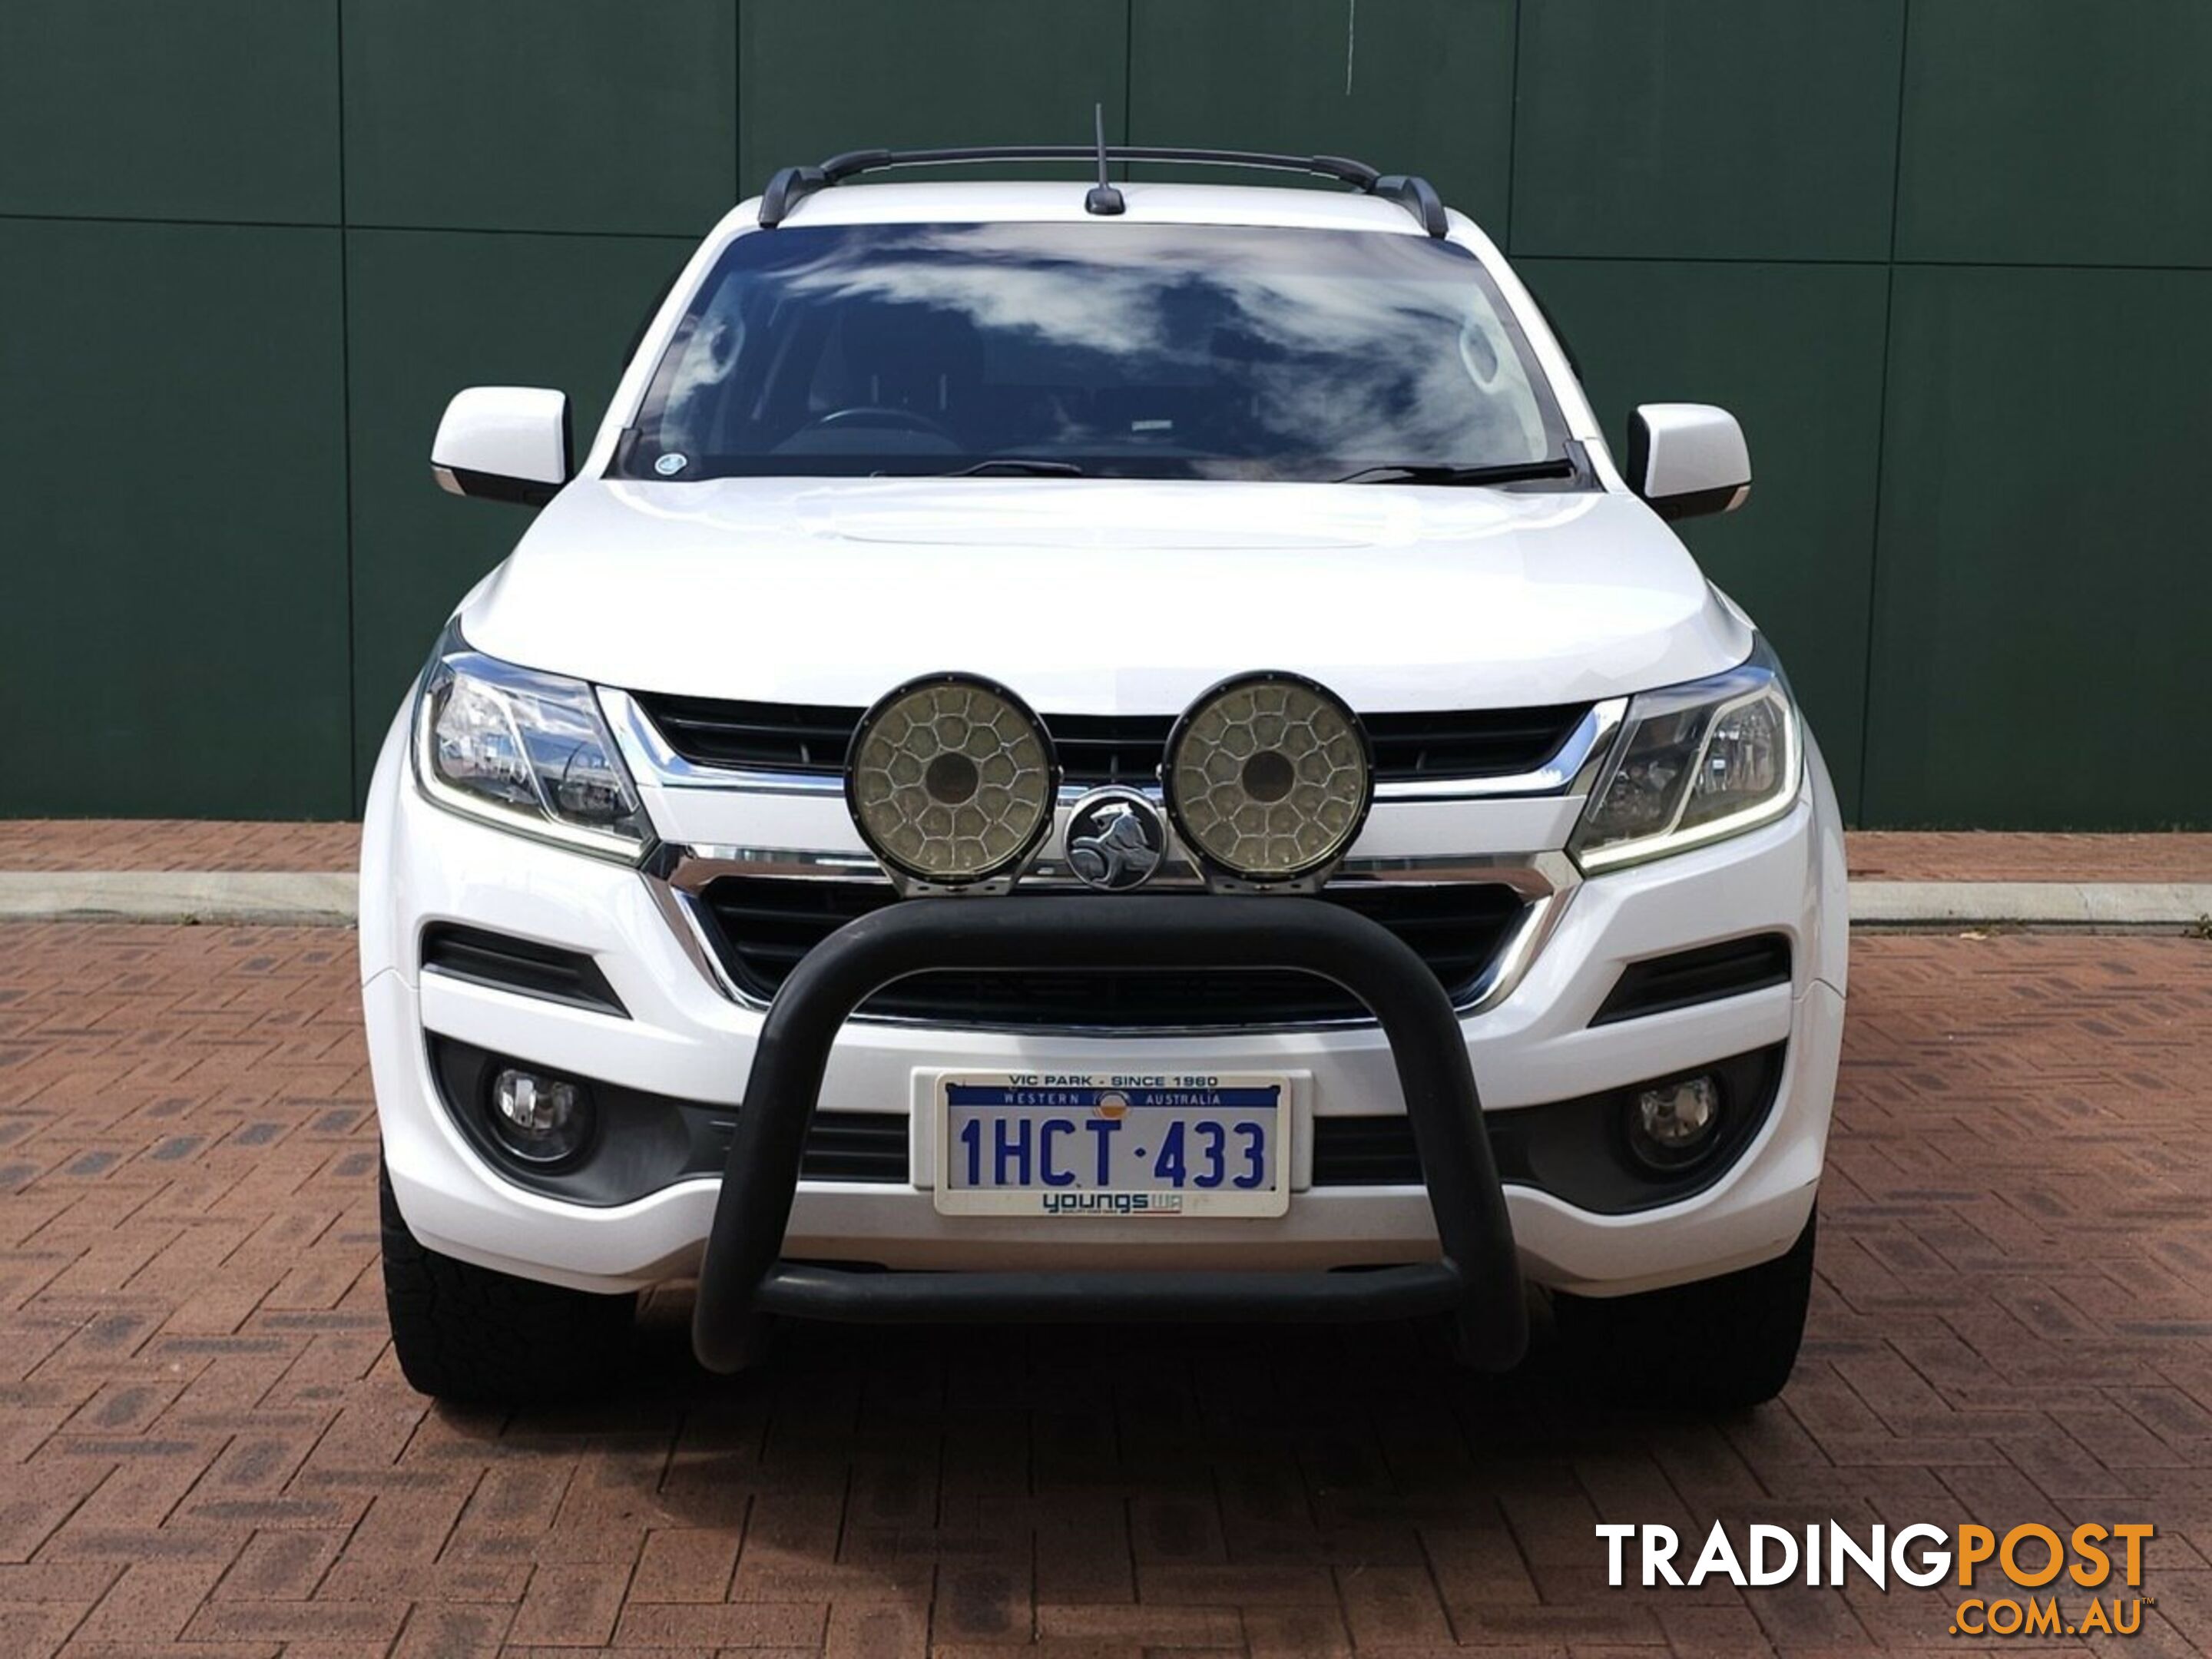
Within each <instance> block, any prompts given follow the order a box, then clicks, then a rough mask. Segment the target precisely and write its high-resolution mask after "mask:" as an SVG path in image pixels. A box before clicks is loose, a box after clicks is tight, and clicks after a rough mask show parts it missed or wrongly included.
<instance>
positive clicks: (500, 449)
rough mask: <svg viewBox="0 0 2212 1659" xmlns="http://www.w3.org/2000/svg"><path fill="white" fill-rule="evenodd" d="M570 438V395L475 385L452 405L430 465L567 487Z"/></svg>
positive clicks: (457, 395) (435, 442)
mask: <svg viewBox="0 0 2212 1659" xmlns="http://www.w3.org/2000/svg"><path fill="white" fill-rule="evenodd" d="M430 465H431V466H432V467H433V468H434V469H436V470H439V471H441V472H455V471H459V472H481V473H484V474H486V475H488V476H489V477H495V478H517V479H520V480H522V481H524V482H526V483H539V484H560V483H567V482H568V394H567V393H565V392H552V391H549V390H547V389H546V388H545V387H544V386H470V387H469V388H467V389H466V390H465V391H463V392H455V393H454V394H453V401H452V402H451V403H449V404H447V405H446V413H445V416H444V418H443V419H441V421H440V422H438V435H437V436H436V437H435V438H434V439H433V440H432V441H431V443H430ZM441 482H442V480H441ZM447 488H448V489H454V493H455V494H457V495H458V494H459V493H461V492H460V491H459V489H458V488H456V487H455V486H453V485H452V484H451V483H448V484H447Z"/></svg>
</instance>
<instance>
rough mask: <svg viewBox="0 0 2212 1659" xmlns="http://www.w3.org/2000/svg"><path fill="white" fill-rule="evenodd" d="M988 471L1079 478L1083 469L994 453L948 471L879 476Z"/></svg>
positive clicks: (962, 475)
mask: <svg viewBox="0 0 2212 1659" xmlns="http://www.w3.org/2000/svg"><path fill="white" fill-rule="evenodd" d="M990 472H1018V473H1022V474H1024V475H1025V476H1027V477H1036V478H1080V477H1083V476H1084V471H1083V469H1082V468H1081V467H1079V466H1078V465H1076V464H1075V463H1074V462H1073V461H1047V460H1040V459H1037V458H1036V456H1034V455H994V456H992V457H990V458H989V459H987V460H981V461H978V462H976V463H975V465H973V466H956V467H954V468H953V469H952V471H950V472H918V473H903V474H899V473H894V474H888V475H886V474H882V473H879V474H878V475H877V476H878V477H886V476H889V477H920V478H975V477H982V476H983V475H984V474H986V473H990Z"/></svg>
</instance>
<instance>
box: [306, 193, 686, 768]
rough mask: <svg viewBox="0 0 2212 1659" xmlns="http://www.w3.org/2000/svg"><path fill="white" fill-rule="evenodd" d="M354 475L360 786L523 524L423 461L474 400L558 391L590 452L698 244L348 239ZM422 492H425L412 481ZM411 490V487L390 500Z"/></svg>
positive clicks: (391, 236) (425, 235)
mask: <svg viewBox="0 0 2212 1659" xmlns="http://www.w3.org/2000/svg"><path fill="white" fill-rule="evenodd" d="M347 240H348V243H349V251H348V253H347V258H346V290H347V295H346V297H347V307H346V312H347V324H348V325H347V336H348V339H349V343H350V344H351V347H352V351H353V370H352V376H351V380H352V388H351V391H352V395H351V398H350V399H349V410H350V415H351V420H350V428H351V438H352V441H351V444H350V446H349V448H350V453H351V460H352V465H353V475H354V477H355V478H356V480H360V481H362V485H361V487H359V488H357V489H356V492H355V498H354V511H353V547H354V574H353V637H354V654H353V684H354V690H355V696H356V718H355V730H354V768H355V775H356V776H357V777H358V779H359V780H360V781H361V783H362V787H367V785H368V775H369V773H370V771H371V770H372V769H373V768H374V763H375V760H376V750H377V746H378V745H379V744H381V743H382V742H383V740H384V731H385V727H386V725H387V724H389V722H390V721H391V719H392V711H393V710H394V709H395V708H398V704H399V701H400V698H401V697H402V696H404V694H405V691H406V690H407V684H408V682H409V680H410V679H411V678H413V676H414V674H415V673H416V671H417V670H418V669H420V668H421V667H422V658H423V655H424V653H427V652H428V650H429V648H430V642H431V641H432V640H433V639H434V638H435V636H436V635H437V631H438V629H439V627H440V625H441V623H444V621H445V620H446V617H447V616H448V615H449V614H450V613H451V612H452V611H453V601H454V600H455V599H459V597H460V596H461V594H463V593H464V592H467V591H468V589H469V588H470V587H471V586H473V585H474V584H475V582H476V580H477V578H478V577H479V576H481V575H483V574H484V572H486V571H487V570H489V569H490V568H492V566H494V565H495V564H497V563H498V562H500V560H501V559H502V558H504V557H505V556H507V549H508V548H509V547H511V546H512V545H513V541H514V537H515V532H517V531H518V530H519V529H520V527H521V526H522V525H523V524H525V523H526V522H527V520H526V519H525V518H524V517H523V515H522V514H521V513H520V512H519V511H518V510H517V509H516V508H514V507H507V506H503V505H501V504H500V503H497V502H486V501H456V500H455V499H454V498H453V497H452V496H450V495H446V494H444V493H443V492H442V491H441V490H439V489H435V487H426V486H428V465H427V463H426V460H425V459H424V458H425V457H426V456H428V453H429V447H430V435H431V434H432V433H433V432H434V431H435V430H436V429H437V425H438V416H440V415H441V413H443V412H444V410H445V407H446V400H447V398H450V397H452V396H453V391H454V389H455V388H456V387H457V386H507V385H518V384H519V385H524V386H560V387H561V388H562V389H563V390H564V391H566V392H568V396H569V398H570V399H571V402H572V409H571V414H572V416H573V418H574V430H575V434H576V444H577V447H578V448H579V449H581V447H583V445H584V444H586V442H588V441H589V440H590V435H591V433H592V431H593V430H594V429H595V428H597V427H598V425H599V416H601V415H603V414H604V413H605V410H606V400H607V396H608V394H609V393H610V392H612V391H613V390H614V386H615V381H616V380H617V378H619V376H620V374H621V372H622V366H623V353H624V351H625V350H626V349H627V348H628V346H629V342H630V339H631V337H632V336H633V335H634V334H635V332H636V330H637V326H638V325H639V324H640V323H641V322H642V321H643V320H644V318H645V312H646V308H647V306H648V305H649V304H650V303H651V301H653V297H654V296H655V295H657V294H658V293H659V291H660V288H661V285H662V284H663V283H665V282H666V281H667V280H668V278H669V277H670V276H671V275H672V274H673V273H674V272H675V270H677V268H678V266H679V265H680V264H682V263H683V261H684V257H685V256H686V255H687V254H688V253H690V251H691V246H692V244H691V242H690V240H687V239H684V238H680V237H678V238H659V237H649V236H541V235H487V234H481V233H477V234H471V233H467V232H459V231H411V230H374V231H372V230H356V231H355V232H353V233H352V234H350V235H349V237H348V239H347ZM417 474H420V475H422V476H421V477H420V479H419V480H418V479H417V477H416V475H417ZM402 480H404V481H406V483H408V484H409V485H410V487H408V488H394V487H391V486H392V485H396V484H398V483H399V482H400V481H402Z"/></svg>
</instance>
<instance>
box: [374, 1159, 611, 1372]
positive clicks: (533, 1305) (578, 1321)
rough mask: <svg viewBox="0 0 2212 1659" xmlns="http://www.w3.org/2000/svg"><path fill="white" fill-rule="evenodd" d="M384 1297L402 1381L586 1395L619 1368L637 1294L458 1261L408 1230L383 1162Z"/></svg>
mask: <svg viewBox="0 0 2212 1659" xmlns="http://www.w3.org/2000/svg"><path fill="white" fill-rule="evenodd" d="M376 1185H377V1197H378V1200H379V1202H380V1205H381V1207H382V1211H383V1223H384V1304H385V1307H386V1310H388V1311H389V1313H390V1315H391V1317H392V1347H393V1348H394V1349H395V1350H396V1351H397V1352H398V1356H399V1369H400V1370H402V1371H404V1372H405V1373H406V1376H407V1381H408V1382H409V1383H411V1384H412V1385H413V1386H414V1387H415V1388H416V1389H419V1390H420V1391H421V1392H422V1393H424V1394H427V1395H430V1396H432V1397H433V1398H434V1399H438V1400H449V1401H454V1402H455V1403H457V1404H470V1405H499V1406H522V1405H541V1404H549V1403H552V1402H556V1401H573V1400H582V1399H588V1398H591V1397H592V1396H593V1395H599V1394H602V1393H604V1392H605V1390H606V1389H608V1388H609V1387H610V1386H611V1384H612V1383H613V1382H614V1381H615V1379H616V1377H617V1375H619V1373H620V1371H621V1369H622V1364H623V1358H624V1356H625V1355H626V1353H627V1352H628V1351H629V1345H630V1331H631V1325H632V1322H633V1319H634V1317H635V1314H636V1311H637V1297H635V1296H634V1295H632V1296H594V1295H592V1294H591V1293H589V1292H588V1291H572V1290H569V1289H568V1288H567V1287H566V1286H563V1285H541V1284H539V1283H538V1281H537V1280H535V1279H517V1278H515V1277H514V1276H513V1274H512V1273H494V1272H492V1271H491V1270H490V1269H489V1268H488V1267H474V1266H471V1264H470V1263H468V1262H465V1261H455V1260H454V1259H453V1257H452V1256H449V1255H440V1254H439V1253H438V1252H437V1251H435V1250H433V1249H429V1248H428V1247H427V1246H425V1245H424V1244H422V1243H421V1242H420V1241H419V1240H417V1239H416V1237H415V1235H414V1234H413V1233H411V1232H410V1231H408V1228H407V1222H406V1219H405V1218H404V1217H403V1216H402V1215H401V1214H400V1213H399V1203H398V1200H397V1199H395V1198H394V1197H393V1196H392V1180H391V1177H390V1176H387V1175H386V1173H385V1171H384V1169H383V1166H382V1164H379V1165H378V1168H377V1172H376Z"/></svg>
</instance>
